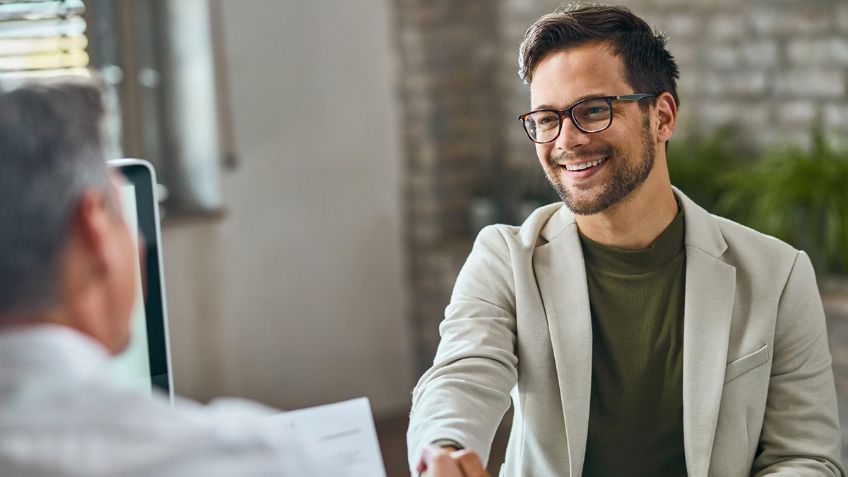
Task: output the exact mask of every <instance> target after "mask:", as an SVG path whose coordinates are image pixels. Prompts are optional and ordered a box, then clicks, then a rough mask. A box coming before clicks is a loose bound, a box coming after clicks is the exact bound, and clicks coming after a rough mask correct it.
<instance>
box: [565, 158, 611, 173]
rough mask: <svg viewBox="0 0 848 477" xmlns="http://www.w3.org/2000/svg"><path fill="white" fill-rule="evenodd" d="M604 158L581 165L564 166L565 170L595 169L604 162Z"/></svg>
mask: <svg viewBox="0 0 848 477" xmlns="http://www.w3.org/2000/svg"><path fill="white" fill-rule="evenodd" d="M606 160H607V159H606V158H603V159H598V160H597V161H592V162H584V163H583V164H566V165H565V168H566V169H568V170H569V171H582V170H583V169H588V168H590V167H595V166H597V165H600V164H601V163H602V162H604V161H606Z"/></svg>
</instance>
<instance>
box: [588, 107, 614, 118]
mask: <svg viewBox="0 0 848 477" xmlns="http://www.w3.org/2000/svg"><path fill="white" fill-rule="evenodd" d="M608 113H609V108H608V107H607V106H591V107H589V108H588V109H587V110H586V114H587V115H588V116H599V115H606V114H608Z"/></svg>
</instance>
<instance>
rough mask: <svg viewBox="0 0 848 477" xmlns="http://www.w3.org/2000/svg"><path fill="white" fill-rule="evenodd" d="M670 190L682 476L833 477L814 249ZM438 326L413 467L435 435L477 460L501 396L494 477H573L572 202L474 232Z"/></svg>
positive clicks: (833, 421) (581, 383) (577, 284)
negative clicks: (682, 287) (503, 448)
mask: <svg viewBox="0 0 848 477" xmlns="http://www.w3.org/2000/svg"><path fill="white" fill-rule="evenodd" d="M675 194H676V196H677V198H678V199H679V201H680V203H681V205H682V207H683V211H684V214H685V215H684V219H685V223H686V238H685V242H686V291H685V308H684V318H683V319H684V325H683V328H684V332H683V343H684V344H683V441H684V449H685V454H686V468H687V470H688V474H689V476H691V477H706V476H716V477H733V476H747V475H765V474H768V475H786V476H790V475H791V476H801V475H816V476H820V475H825V476H830V475H844V470H843V467H842V464H841V462H840V447H841V439H840V430H839V420H838V413H837V407H836V392H835V388H834V382H833V373H832V370H831V357H830V353H829V351H828V343H827V335H826V329H825V319H824V312H823V310H822V305H821V300H820V298H819V294H818V290H817V287H816V282H815V276H814V273H813V268H812V265H811V264H810V261H809V258H808V257H807V255H806V254H804V253H803V252H799V251H797V250H795V249H793V248H792V247H790V246H788V245H786V244H785V243H783V242H780V241H778V240H776V239H774V238H771V237H768V236H766V235H762V234H760V233H758V232H756V231H754V230H751V229H748V228H746V227H743V226H741V225H739V224H736V223H734V222H731V221H729V220H726V219H722V218H720V217H715V216H712V215H710V214H709V213H707V212H706V211H705V210H704V209H702V208H700V207H699V206H697V205H696V204H695V203H694V202H692V201H691V200H689V199H688V198H687V197H686V196H685V195H683V194H682V193H681V192H680V191H679V190H677V189H675ZM440 333H441V336H442V340H441V342H440V344H439V348H438V351H437V354H436V357H435V360H434V363H433V366H432V367H431V368H430V369H429V370H428V371H427V372H426V373H425V374H424V375H423V376H422V377H421V380H420V381H419V383H418V385H417V386H416V388H415V390H414V392H413V407H412V414H411V418H410V426H409V432H408V440H409V459H410V465H411V466H412V468H413V469H414V466H415V465H416V463H417V460H418V458H419V457H420V455H421V449H422V448H423V446H425V445H427V444H428V443H430V442H433V441H435V440H438V439H451V440H454V441H456V442H458V443H461V444H462V445H464V446H465V447H468V448H471V449H473V450H475V451H477V452H478V453H479V454H480V455H481V457H482V458H483V460H484V461H486V460H488V456H489V450H490V446H491V441H492V438H493V436H494V433H495V430H496V429H497V427H498V424H499V422H500V421H501V418H502V416H503V415H504V413H505V412H506V410H507V409H508V407H509V404H510V398H511V399H512V403H513V405H514V409H515V410H514V420H513V425H512V434H511V435H510V439H509V445H508V448H507V453H506V460H505V463H504V465H503V467H502V470H501V473H502V475H508V476H536V475H538V476H554V475H570V476H572V477H576V476H580V475H581V473H582V469H583V459H584V454H585V449H586V434H587V427H588V421H589V394H590V390H591V381H592V378H591V373H592V325H591V317H590V312H589V298H588V291H587V285H586V274H585V266H584V262H583V256H582V252H581V248H580V241H579V237H578V234H577V225H576V223H575V220H574V216H573V215H572V214H571V213H570V212H569V211H568V209H567V208H566V207H563V206H562V205H561V204H552V205H548V206H545V207H542V208H540V209H538V210H536V211H535V212H534V213H533V214H532V215H531V216H530V217H529V218H528V219H527V220H526V221H525V222H524V224H523V225H521V227H511V226H505V225H496V226H490V227H487V228H485V229H483V230H482V231H481V232H480V235H479V236H478V238H477V241H476V242H475V245H474V248H473V250H472V252H471V254H470V255H469V257H468V260H467V262H466V263H465V265H464V267H463V268H462V271H461V272H460V274H459V277H458V278H457V282H456V286H455V288H454V292H453V295H452V297H451V302H450V304H449V305H448V307H447V309H446V311H445V320H444V321H443V322H442V324H441V326H440ZM610 458H615V453H614V450H611V454H610Z"/></svg>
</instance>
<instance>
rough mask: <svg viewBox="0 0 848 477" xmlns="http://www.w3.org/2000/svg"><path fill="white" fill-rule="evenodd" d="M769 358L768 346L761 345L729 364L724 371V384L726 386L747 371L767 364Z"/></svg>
mask: <svg viewBox="0 0 848 477" xmlns="http://www.w3.org/2000/svg"><path fill="white" fill-rule="evenodd" d="M769 358H770V357H769V347H768V345H763V347H762V348H760V349H758V350H757V351H754V352H753V353H748V354H746V355H745V356H743V357H741V358H739V359H737V360H735V361H733V362H731V363H729V364H728V365H727V367H725V369H724V383H725V384H727V383H729V382H730V381H733V380H734V379H736V378H738V377H739V376H742V375H743V374H745V373H747V372H748V371H751V370H753V369H755V368H758V367H760V366H762V365H764V364H766V363H768V362H769Z"/></svg>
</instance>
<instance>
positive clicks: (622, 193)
mask: <svg viewBox="0 0 848 477" xmlns="http://www.w3.org/2000/svg"><path fill="white" fill-rule="evenodd" d="M650 128H651V123H650V119H648V116H647V115H645V116H644V120H643V121H642V131H641V133H640V135H641V138H642V161H641V162H639V163H638V164H636V165H632V166H631V165H630V164H627V163H625V164H623V165H622V169H621V170H619V171H617V172H618V175H615V176H613V177H612V179H611V180H610V182H608V183H607V184H606V188H605V189H604V190H603V191H602V192H601V195H600V197H598V199H597V200H595V201H594V202H592V203H583V204H581V203H579V202H578V201H577V200H576V199H575V197H574V196H573V194H571V193H570V192H569V191H568V189H566V188H565V186H564V185H563V184H562V182H560V181H559V180H557V179H556V178H555V177H552V176H551V175H548V174H545V175H546V176H547V178H548V182H550V183H551V185H552V186H553V188H554V190H556V192H557V194H558V195H559V197H560V199H562V201H563V202H564V203H565V206H566V207H568V208H569V209H570V210H571V211H572V212H573V213H574V214H576V215H595V214H599V213H601V212H603V211H605V210H607V209H608V208H610V207H611V206H612V205H613V204H615V203H617V202H619V201H620V200H622V199H624V198H625V197H627V196H628V195H629V194H630V193H631V192H633V191H634V190H636V189H637V188H638V187H639V186H640V185H642V183H643V182H645V180H646V179H647V178H648V175H650V173H651V169H653V167H654V158H655V155H656V145H655V144H654V138H653V137H652V136H651V129H650ZM609 149H610V154H609V156H610V159H615V160H618V159H620V158H621V154H619V152H618V150H617V149H615V148H609ZM563 154H565V153H563ZM605 155H606V154H605ZM561 157H562V154H560V155H558V156H556V157H553V156H552V157H551V159H550V160H549V164H550V165H551V167H557V165H558V164H560V159H561ZM610 159H608V160H610Z"/></svg>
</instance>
